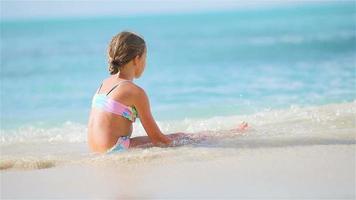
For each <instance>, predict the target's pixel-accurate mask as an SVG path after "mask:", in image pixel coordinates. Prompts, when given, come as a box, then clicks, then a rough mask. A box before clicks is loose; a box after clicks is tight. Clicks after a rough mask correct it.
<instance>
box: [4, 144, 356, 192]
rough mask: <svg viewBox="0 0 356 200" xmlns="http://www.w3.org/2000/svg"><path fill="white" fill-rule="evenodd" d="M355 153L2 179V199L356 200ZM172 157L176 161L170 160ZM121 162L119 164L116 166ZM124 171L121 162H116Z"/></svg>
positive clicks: (310, 152)
mask: <svg viewBox="0 0 356 200" xmlns="http://www.w3.org/2000/svg"><path fill="white" fill-rule="evenodd" d="M355 147H356V146H355V145H328V146H324V145H310V146H307V147H306V146H298V145H296V146H292V147H288V148H280V147H274V148H254V149H243V148H242V149H240V150H239V151H231V152H230V153H228V152H229V150H228V149H227V150H224V151H223V152H225V153H222V152H221V153H220V154H219V153H216V152H217V151H219V149H215V150H211V149H205V151H203V152H204V153H206V154H209V153H212V154H214V152H215V155H214V156H209V159H206V157H204V156H202V159H199V158H192V159H191V160H190V161H179V159H174V158H170V159H167V158H165V155H164V154H163V155H157V154H155V155H154V153H152V154H153V155H151V156H150V157H149V156H147V158H150V162H134V163H130V164H128V163H125V164H121V165H120V164H118V165H117V166H115V167H113V165H112V164H109V163H106V164H104V163H100V162H93V163H92V164H88V163H87V164H85V165H83V164H81V165H79V164H75V165H68V166H65V167H58V168H52V169H41V170H31V171H16V170H15V171H3V172H1V185H2V186H1V187H2V192H1V197H2V198H5V199H7V198H36V199H39V198H85V199H104V198H113V199H125V198H133V199H177V198H181V199H194V198H199V199H207V198H212V199H226V198H233V199H236V198H242V199H244V198H246V199H247V198H254V199H276V198H283V199H291V198H297V199H321V198H331V199H353V198H355ZM167 154H168V153H167ZM112 159H113V160H112V162H115V156H114V157H113V158H112ZM116 163H117V162H116Z"/></svg>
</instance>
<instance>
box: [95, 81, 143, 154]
mask: <svg viewBox="0 0 356 200" xmlns="http://www.w3.org/2000/svg"><path fill="white" fill-rule="evenodd" d="M126 81H130V80H124V81H120V82H119V83H118V84H116V85H115V86H114V87H113V88H112V89H111V90H110V91H109V92H108V93H107V94H99V91H100V89H101V86H102V85H103V84H101V85H100V88H99V89H98V92H97V93H95V95H94V97H93V100H92V108H99V109H102V110H104V111H106V112H110V113H114V114H116V115H119V116H122V117H125V118H126V119H128V120H130V121H132V122H135V120H136V118H137V117H138V113H137V110H136V108H135V107H134V106H126V105H124V104H122V103H120V102H118V101H116V100H114V99H112V98H110V97H108V94H110V92H111V91H113V90H114V89H115V88H116V87H118V86H119V85H120V84H121V83H123V82H126ZM129 146H130V135H128V136H122V137H120V138H119V139H118V140H117V143H116V144H115V145H114V146H113V147H112V148H111V149H109V150H108V151H107V152H108V153H111V152H114V151H122V150H126V149H128V148H129Z"/></svg>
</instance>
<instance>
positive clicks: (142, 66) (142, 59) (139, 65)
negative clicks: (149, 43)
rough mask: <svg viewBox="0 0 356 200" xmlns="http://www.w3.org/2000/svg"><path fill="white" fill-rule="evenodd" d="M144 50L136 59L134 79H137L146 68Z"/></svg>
mask: <svg viewBox="0 0 356 200" xmlns="http://www.w3.org/2000/svg"><path fill="white" fill-rule="evenodd" d="M146 52H147V51H146V50H145V51H144V52H143V54H142V56H141V57H137V67H136V71H135V77H136V78H139V77H140V76H141V75H142V73H143V71H144V70H145V67H146V56H147V54H146Z"/></svg>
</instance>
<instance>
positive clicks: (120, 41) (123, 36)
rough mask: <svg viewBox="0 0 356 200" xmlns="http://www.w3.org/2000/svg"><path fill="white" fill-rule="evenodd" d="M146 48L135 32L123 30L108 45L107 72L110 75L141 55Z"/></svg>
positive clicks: (143, 41)
mask: <svg viewBox="0 0 356 200" xmlns="http://www.w3.org/2000/svg"><path fill="white" fill-rule="evenodd" d="M145 49H146V43H145V40H144V39H143V38H142V37H141V36H139V35H138V34H136V33H133V32H129V31H123V32H121V33H119V34H117V35H115V36H114V37H113V38H112V39H111V42H110V44H109V47H108V62H109V72H110V74H111V75H113V74H116V73H118V72H119V71H120V68H121V67H122V66H123V65H125V64H126V63H128V62H130V61H131V60H132V59H133V58H135V57H136V56H137V55H138V56H139V57H141V56H142V54H143V53H144V51H145Z"/></svg>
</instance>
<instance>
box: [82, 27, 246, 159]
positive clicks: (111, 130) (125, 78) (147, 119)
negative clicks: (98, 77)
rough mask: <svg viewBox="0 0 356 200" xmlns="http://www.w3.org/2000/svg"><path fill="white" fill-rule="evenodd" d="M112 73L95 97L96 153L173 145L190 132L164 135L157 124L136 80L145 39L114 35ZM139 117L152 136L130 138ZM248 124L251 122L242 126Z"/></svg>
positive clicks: (91, 133) (91, 132)
mask: <svg viewBox="0 0 356 200" xmlns="http://www.w3.org/2000/svg"><path fill="white" fill-rule="evenodd" d="M107 53H108V61H109V68H108V69H109V72H110V74H111V76H109V77H108V78H106V79H105V80H103V82H102V84H101V85H100V87H99V88H98V90H97V91H96V94H95V95H94V97H93V100H92V110H91V112H90V116H89V122H88V143H89V147H90V149H91V150H92V151H94V152H107V153H109V152H114V151H122V150H126V149H128V148H129V147H136V146H140V145H146V146H147V145H151V146H152V145H153V146H161V147H165V146H171V145H172V143H173V140H175V139H178V138H181V137H186V136H187V134H184V133H175V134H170V135H164V134H163V133H162V132H161V130H160V129H159V127H158V126H157V124H156V122H155V120H154V118H153V116H152V113H151V110H150V103H149V100H148V97H147V94H146V92H145V90H144V89H142V88H141V87H139V86H137V85H136V84H135V83H133V79H134V78H139V77H140V76H141V75H142V73H143V71H144V69H145V65H146V54H147V48H146V44H145V41H144V40H143V38H142V37H141V36H139V35H137V34H135V33H132V32H127V31H124V32H121V33H119V34H117V35H116V36H114V37H113V38H112V40H111V42H110V44H109V47H108V52H107ZM137 117H139V118H140V121H141V123H142V125H143V127H144V129H145V131H146V133H147V135H148V137H147V136H141V137H134V138H130V136H131V134H132V123H133V122H135V119H136V118H137ZM243 126H247V124H245V125H242V126H241V127H242V128H244V127H243Z"/></svg>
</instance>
